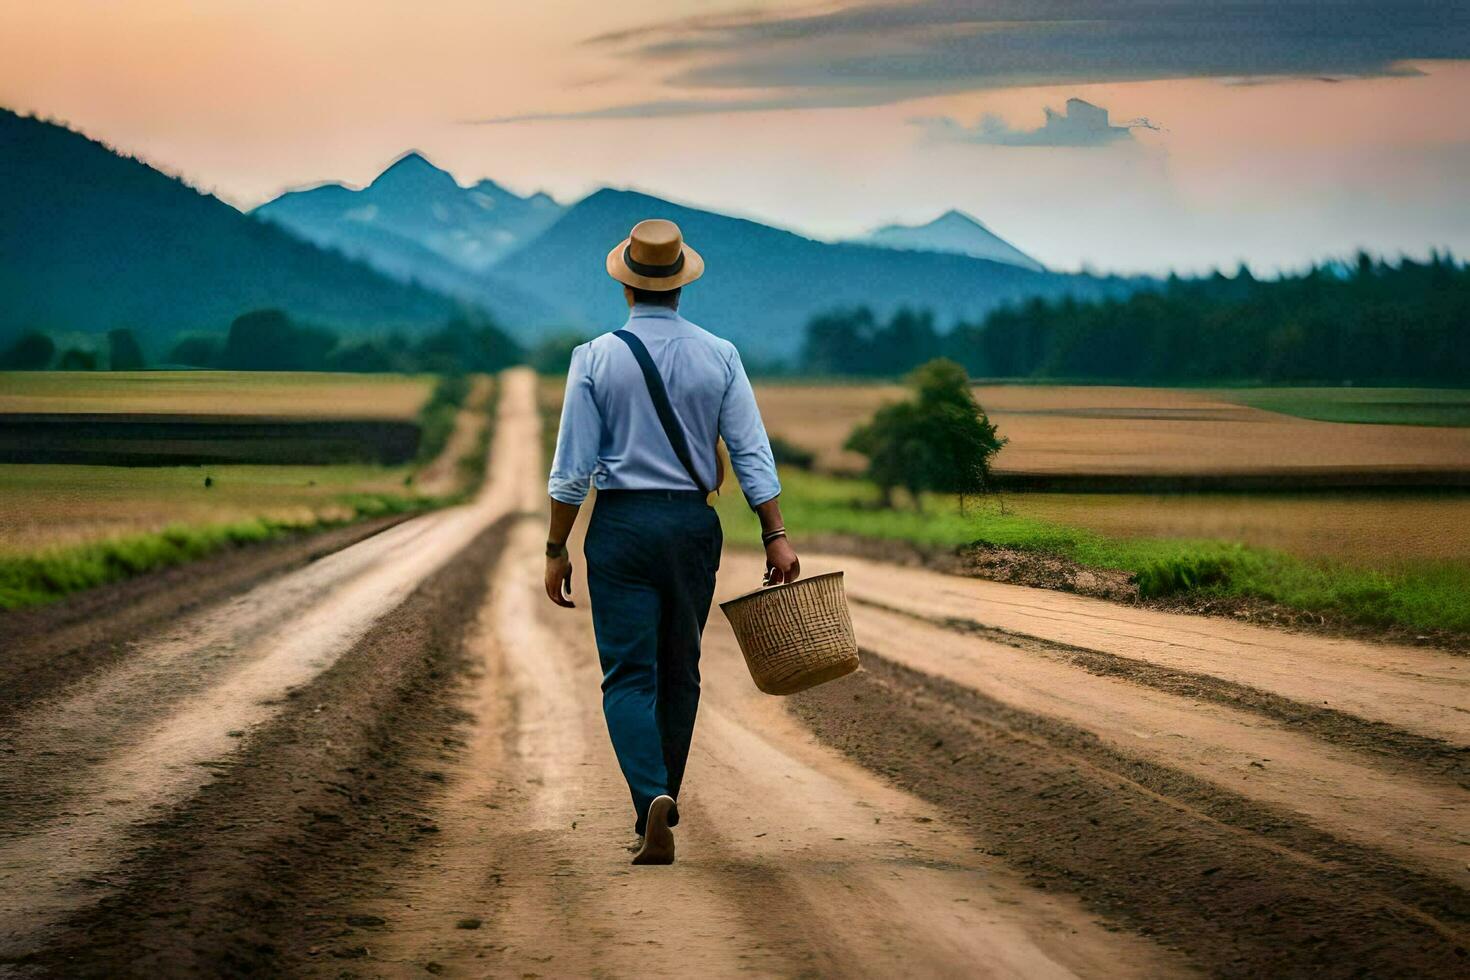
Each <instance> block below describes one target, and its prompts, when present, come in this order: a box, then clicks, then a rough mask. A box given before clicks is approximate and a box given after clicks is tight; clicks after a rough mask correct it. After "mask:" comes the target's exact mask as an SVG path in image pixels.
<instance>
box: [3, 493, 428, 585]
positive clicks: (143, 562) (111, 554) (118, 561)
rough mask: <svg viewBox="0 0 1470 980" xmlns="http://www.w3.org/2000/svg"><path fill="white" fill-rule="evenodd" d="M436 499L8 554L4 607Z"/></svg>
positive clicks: (376, 498) (346, 500)
mask: <svg viewBox="0 0 1470 980" xmlns="http://www.w3.org/2000/svg"><path fill="white" fill-rule="evenodd" d="M434 503H435V502H434V501H432V500H429V499H427V498H417V497H407V496H400V495H396V494H361V493H358V494H350V495H346V496H343V497H341V498H339V499H338V500H337V501H336V502H335V504H336V505H335V506H334V507H332V508H330V509H329V510H328V511H326V512H324V513H322V514H319V515H312V516H310V517H306V518H303V519H299V520H290V519H287V520H281V519H276V518H271V517H253V518H250V519H248V520H243V521H235V522H231V523H228V524H204V525H187V524H178V525H172V526H169V527H166V528H164V529H163V530H160V531H150V532H145V533H140V534H127V535H123V536H121V537H116V538H109V539H106V540H102V541H89V542H85V543H83V544H76V545H70V546H64V547H55V548H46V549H42V550H40V551H37V552H34V553H31V554H19V555H0V609H24V608H28V607H31V606H39V605H44V604H46V603H49V602H54V601H56V600H57V599H60V598H62V597H64V596H67V595H70V594H71V593H73V592H80V591H81V590H83V589H90V588H95V587H97V586H99V585H106V584H108V583H110V582H119V581H122V580H123V579H128V578H132V577H133V576H135V575H141V574H143V573H145V572H152V571H157V570H159V569H162V568H169V567H172V566H174V565H181V564H183V563H184V562H188V561H194V560H196V559H199V558H204V557H207V556H208V555H211V554H214V553H215V552H218V551H223V550H225V549H227V548H234V547H239V546H242V545H249V544H260V543H263V542H266V541H273V540H277V539H279V538H284V537H288V536H292V535H299V534H309V533H312V532H316V531H325V530H327V529H329V528H334V527H341V526H343V525H345V524H350V523H353V522H355V521H360V520H365V519H368V518H372V517H383V516H387V515H391V514H401V513H407V512H410V511H415V510H422V509H424V508H425V507H428V506H432V505H433V504H434Z"/></svg>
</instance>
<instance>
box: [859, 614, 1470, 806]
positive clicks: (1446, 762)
mask: <svg viewBox="0 0 1470 980" xmlns="http://www.w3.org/2000/svg"><path fill="white" fill-rule="evenodd" d="M853 602H855V603H858V604H861V605H864V606H867V607H869V608H871V609H878V610H881V611H883V612H886V613H893V614H897V615H902V616H909V617H911V618H914V619H917V620H919V621H920V622H925V623H930V624H932V625H934V626H939V627H942V628H944V629H948V630H952V631H954V632H956V633H963V634H966V635H969V636H978V637H982V638H984V639H988V640H994V641H996V642H999V643H1004V644H1007V645H1008V646H1012V647H1015V648H1016V649H1018V650H1028V651H1031V652H1033V653H1037V654H1039V655H1041V656H1049V657H1052V658H1054V659H1060V660H1063V661H1065V662H1067V663H1071V664H1074V665H1076V666H1078V667H1081V668H1082V669H1083V670H1085V671H1087V672H1088V673H1090V674H1095V675H1097V676H1099V677H1119V678H1122V679H1124V680H1128V681H1131V682H1133V683H1135V684H1141V685H1144V686H1146V687H1151V688H1153V689H1155V690H1158V691H1163V692H1165V693H1168V694H1177V695H1179V696H1181V697H1187V698H1192V699H1198V700H1204V701H1212V702H1214V703H1216V704H1222V705H1225V706H1227V707H1230V708H1238V709H1240V710H1242V711H1249V712H1252V713H1254V714H1258V715H1260V716H1261V717H1263V718H1269V719H1271V720H1272V721H1277V722H1281V723H1283V724H1286V725H1290V726H1291V727H1292V728H1293V729H1294V730H1296V731H1299V732H1303V733H1305V734H1308V735H1312V736H1314V737H1316V738H1320V739H1323V740H1326V741H1329V742H1331V743H1332V744H1334V745H1338V746H1344V747H1348V748H1352V749H1356V750H1357V751H1360V752H1371V753H1377V754H1381V755H1384V756H1388V757H1390V758H1392V759H1393V760H1394V762H1395V763H1397V764H1398V765H1399V766H1401V767H1408V768H1411V769H1416V770H1419V771H1420V772H1421V773H1422V774H1423V775H1425V776H1429V777H1431V778H1433V777H1440V778H1448V779H1450V780H1452V781H1455V782H1457V783H1459V784H1460V785H1462V786H1465V785H1470V746H1455V745H1451V744H1449V743H1447V742H1444V741H1442V740H1440V739H1437V738H1429V737H1428V736H1425V735H1420V734H1418V733H1416V732H1409V731H1405V730H1403V729H1402V728H1398V727H1396V726H1394V725H1390V724H1387V723H1386V722H1381V721H1369V720H1367V719H1364V718H1359V717H1357V716H1356V715H1351V714H1348V713H1347V712H1345V711H1339V710H1337V709H1335V708H1323V707H1318V706H1316V705H1312V704H1306V703H1303V702H1301V701H1294V700H1292V699H1291V698H1286V697H1282V696H1281V695H1279V694H1275V693H1273V692H1271V691H1263V690H1261V689H1259V688H1255V687H1250V686H1248V685H1245V684H1241V683H1238V682H1236V681H1228V680H1224V679H1222V678H1219V677H1215V676H1213V675H1211V674H1206V673H1202V672H1199V671H1188V670H1180V669H1176V668H1172V667H1163V666H1160V665H1158V664H1153V663H1148V662H1146V661H1140V660H1135V659H1132V658H1130V657H1124V656H1120V655H1118V654H1115V653H1105V652H1103V651H1100V650H1089V649H1087V648H1085V647H1079V646H1073V645H1071V644H1068V643H1058V642H1056V641H1054V640H1047V639H1043V638H1041V637H1037V636H1029V635H1027V634H1024V633H1015V632H1012V631H1010V630H1003V629H998V628H996V627H992V626H986V625H984V624H983V623H979V622H976V621H975V620H973V619H967V618H963V617H959V616H926V615H923V614H921V613H915V612H911V611H909V610H907V609H901V608H899V607H897V606H892V605H889V604H888V603H884V602H878V601H876V600H874V599H854V600H853Z"/></svg>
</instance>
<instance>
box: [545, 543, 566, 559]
mask: <svg viewBox="0 0 1470 980" xmlns="http://www.w3.org/2000/svg"><path fill="white" fill-rule="evenodd" d="M566 554H567V546H566V542H562V543H561V544H557V543H556V542H554V541H548V542H546V557H547V558H565V557H566Z"/></svg>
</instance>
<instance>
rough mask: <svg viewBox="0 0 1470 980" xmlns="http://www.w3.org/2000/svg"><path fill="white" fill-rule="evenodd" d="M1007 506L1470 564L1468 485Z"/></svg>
mask: <svg viewBox="0 0 1470 980" xmlns="http://www.w3.org/2000/svg"><path fill="white" fill-rule="evenodd" d="M936 506H942V505H936ZM982 506H983V507H985V508H988V509H989V510H992V511H993V510H995V509H996V505H995V504H985V505H982ZM1005 507H1006V510H1007V511H1008V512H1010V513H1014V514H1017V515H1020V516H1022V517H1029V518H1035V519H1037V520H1042V521H1050V522H1054V523H1059V524H1068V525H1074V526H1076V527H1083V528H1087V529H1088V530H1091V531H1096V532H1097V533H1099V534H1105V535H1108V536H1110V537H1122V538H1193V539H1200V538H1205V539H1214V540H1221V541H1238V542H1240V543H1241V544H1246V545H1251V546H1253V547H1257V548H1273V549H1278V550H1281V551H1285V552H1288V553H1289V554H1293V555H1298V556H1301V557H1306V558H1328V559H1332V560H1334V561H1342V562H1347V563H1349V564H1355V565H1359V566H1365V567H1373V568H1392V567H1394V566H1396V565H1399V564H1404V563H1414V562H1421V561H1460V562H1465V563H1467V564H1470V534H1466V533H1465V532H1464V529H1465V528H1467V527H1470V493H1444V494H1408V493H1361V494H1356V493H1355V494H1332V493H1310V494H1296V493H1274V494H1271V493H1197V494H1196V493H1175V494H1141V493H1140V494H1132V493H1013V494H1006V496H1005Z"/></svg>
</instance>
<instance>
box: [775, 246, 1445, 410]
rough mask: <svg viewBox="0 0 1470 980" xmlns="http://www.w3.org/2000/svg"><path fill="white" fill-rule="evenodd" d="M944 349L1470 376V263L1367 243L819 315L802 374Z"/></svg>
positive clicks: (1270, 373)
mask: <svg viewBox="0 0 1470 980" xmlns="http://www.w3.org/2000/svg"><path fill="white" fill-rule="evenodd" d="M935 357H948V358H951V359H953V360H955V361H958V362H959V363H960V364H962V365H964V367H965V369H966V370H967V371H968V372H969V373H970V375H971V376H972V377H991V378H1029V379H1076V380H1089V381H1116V382H1120V383H1125V384H1127V383H1177V382H1232V381H1240V382H1264V383H1297V382H1309V383H1310V382H1325V383H1334V384H1337V383H1343V382H1351V383H1357V384H1373V383H1418V384H1440V385H1453V386H1459V385H1464V384H1466V383H1467V382H1470V268H1467V267H1466V266H1464V265H1461V264H1459V263H1457V262H1456V261H1455V260H1453V259H1452V258H1450V257H1448V256H1443V255H1437V254H1436V255H1434V256H1433V257H1431V259H1430V260H1429V261H1427V262H1414V261H1411V260H1409V259H1404V260H1401V261H1400V262H1398V263H1397V264H1389V263H1386V262H1383V261H1378V260H1375V259H1373V258H1371V257H1369V256H1367V255H1360V256H1359V257H1358V260H1357V262H1356V264H1355V265H1353V266H1352V267H1348V268H1344V267H1341V266H1318V267H1316V268H1313V269H1312V270H1310V271H1308V272H1305V273H1302V274H1299V275H1287V276H1283V277H1282V278H1280V279H1271V280H1262V279H1256V278H1255V277H1254V276H1252V275H1251V273H1250V271H1249V270H1248V269H1245V268H1242V269H1241V271H1240V272H1239V273H1238V274H1237V275H1236V276H1235V277H1233V278H1232V277H1228V276H1224V275H1221V274H1218V273H1217V274H1216V275H1214V276H1212V277H1209V278H1204V279H1195V280H1182V279H1178V278H1170V279H1169V280H1168V281H1167V282H1164V283H1162V284H1160V286H1159V287H1158V288H1156V289H1146V290H1142V291H1139V292H1136V293H1134V294H1133V295H1131V296H1129V297H1127V298H1126V299H1103V300H1098V301H1092V302H1080V301H1078V300H1075V299H1072V298H1062V299H1057V300H1044V299H1036V300H1032V301H1030V302H1027V303H1025V304H1022V305H1019V306H1009V307H1005V308H1002V309H999V310H996V311H994V312H992V313H991V314H990V315H989V316H987V317H986V318H985V319H984V321H983V322H980V323H959V324H957V325H955V326H954V327H953V328H952V329H951V330H949V331H947V332H941V331H940V330H939V329H938V328H937V327H936V325H935V322H934V317H933V316H932V315H931V314H929V313H927V312H924V311H915V310H900V311H899V312H898V313H896V314H895V315H894V316H892V317H891V318H890V319H889V320H888V322H887V323H882V322H879V320H878V318H876V317H875V316H874V315H873V313H872V311H870V310H867V309H864V308H861V307H859V308H854V309H847V310H839V311H834V312H831V313H827V314H824V315H822V316H818V317H815V318H813V319H812V321H811V322H810V323H809V324H808V326H807V332H806V339H805V343H804V344H803V346H802V351H801V355H800V360H799V362H798V363H797V364H796V365H794V368H795V373H799V374H805V375H834V376H844V375H857V376H868V377H893V376H896V375H901V374H903V373H905V372H906V371H908V370H909V369H911V368H913V367H915V366H917V365H919V364H922V363H924V362H926V361H928V360H931V359H932V358H935Z"/></svg>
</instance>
